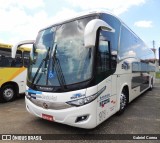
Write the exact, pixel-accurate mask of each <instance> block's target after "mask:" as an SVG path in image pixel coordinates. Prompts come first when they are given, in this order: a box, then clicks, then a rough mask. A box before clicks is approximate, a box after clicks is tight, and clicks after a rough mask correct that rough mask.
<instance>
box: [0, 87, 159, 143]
mask: <svg viewBox="0 0 160 143" xmlns="http://www.w3.org/2000/svg"><path fill="white" fill-rule="evenodd" d="M0 134H54V135H55V134H58V135H64V134H69V135H71V134H78V135H80V134H91V135H93V134H106V135H107V134H160V84H156V85H155V87H154V88H153V90H152V91H147V92H145V93H144V94H142V95H141V96H139V97H138V98H136V99H135V100H134V101H132V102H131V103H130V104H129V105H128V107H127V109H126V111H125V112H124V113H123V114H122V115H120V116H118V115H114V116H112V117H110V118H109V119H108V120H106V121H105V122H103V123H102V124H100V125H99V126H98V127H96V128H95V129H90V130H86V129H80V128H75V127H71V126H67V125H63V124H59V123H55V122H49V121H46V120H43V119H40V118H38V117H35V116H33V115H31V114H29V113H28V112H27V111H26V109H25V101H24V95H23V96H21V97H20V98H18V99H16V100H15V101H13V102H8V103H0ZM75 140H76V138H75ZM45 142H50V141H45ZM51 142H53V141H51ZM55 142H57V141H55ZM59 142H61V141H59ZM62 142H63V141H62ZM65 142H72V141H67V140H66V141H65ZM78 142H89V141H88V140H79V141H78ZM95 142H97V141H95ZM99 142H104V140H103V141H99ZM112 142H119V141H112ZM120 142H124V141H120ZM129 142H135V141H129ZM138 142H144V141H143V140H140V141H138ZM145 142H146V141H145ZM147 142H152V141H147ZM155 142H158V141H155Z"/></svg>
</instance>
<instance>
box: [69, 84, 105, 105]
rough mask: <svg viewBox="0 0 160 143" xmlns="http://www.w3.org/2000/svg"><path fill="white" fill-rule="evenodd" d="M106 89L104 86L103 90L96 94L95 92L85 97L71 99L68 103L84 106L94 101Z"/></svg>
mask: <svg viewBox="0 0 160 143" xmlns="http://www.w3.org/2000/svg"><path fill="white" fill-rule="evenodd" d="M105 89H106V86H105V87H103V88H102V89H101V90H99V91H98V92H97V93H96V94H93V95H91V96H88V97H85V98H81V99H77V100H73V101H69V102H66V103H67V104H69V105H72V106H82V105H85V104H88V103H90V102H92V101H93V100H95V99H96V98H97V97H98V96H99V95H100V94H101V93H102V92H103V91H104V90H105Z"/></svg>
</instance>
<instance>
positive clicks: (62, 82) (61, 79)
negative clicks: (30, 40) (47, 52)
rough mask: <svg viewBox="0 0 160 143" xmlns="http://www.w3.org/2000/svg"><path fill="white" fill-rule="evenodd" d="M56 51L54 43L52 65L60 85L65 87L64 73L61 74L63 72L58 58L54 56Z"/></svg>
mask: <svg viewBox="0 0 160 143" xmlns="http://www.w3.org/2000/svg"><path fill="white" fill-rule="evenodd" d="M56 51H57V44H56V45H55V49H54V52H53V67H55V71H56V74H57V78H58V81H59V84H60V86H61V87H62V88H63V89H67V86H66V81H65V78H64V75H63V72H62V68H61V65H60V62H59V59H58V58H57V57H56ZM53 69H54V68H53Z"/></svg>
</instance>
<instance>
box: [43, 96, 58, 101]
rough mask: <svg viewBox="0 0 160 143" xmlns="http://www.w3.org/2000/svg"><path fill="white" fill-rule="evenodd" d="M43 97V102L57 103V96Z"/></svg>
mask: <svg viewBox="0 0 160 143" xmlns="http://www.w3.org/2000/svg"><path fill="white" fill-rule="evenodd" d="M41 97H42V99H43V100H47V101H57V96H54V95H42V96H41Z"/></svg>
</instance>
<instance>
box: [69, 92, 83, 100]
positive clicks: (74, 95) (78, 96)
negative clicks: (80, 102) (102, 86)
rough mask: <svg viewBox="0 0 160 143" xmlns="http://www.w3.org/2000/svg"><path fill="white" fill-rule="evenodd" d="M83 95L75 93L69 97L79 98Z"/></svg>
mask: <svg viewBox="0 0 160 143" xmlns="http://www.w3.org/2000/svg"><path fill="white" fill-rule="evenodd" d="M84 96H85V95H84V94H81V93H77V94H73V96H71V99H77V98H81V97H84Z"/></svg>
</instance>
